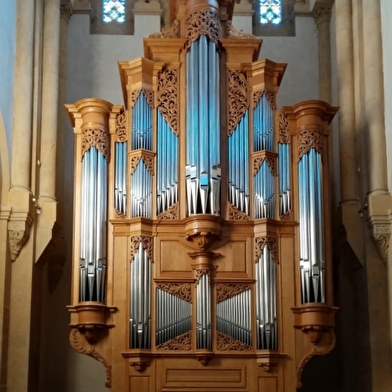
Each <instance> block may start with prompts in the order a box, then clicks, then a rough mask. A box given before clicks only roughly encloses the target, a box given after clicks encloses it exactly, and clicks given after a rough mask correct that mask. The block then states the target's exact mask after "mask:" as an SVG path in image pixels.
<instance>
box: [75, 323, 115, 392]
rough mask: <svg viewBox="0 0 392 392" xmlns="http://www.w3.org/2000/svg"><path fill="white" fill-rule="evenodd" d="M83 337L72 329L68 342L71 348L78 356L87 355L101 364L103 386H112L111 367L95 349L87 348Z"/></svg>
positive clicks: (76, 330)
mask: <svg viewBox="0 0 392 392" xmlns="http://www.w3.org/2000/svg"><path fill="white" fill-rule="evenodd" d="M82 336H83V335H82V334H81V333H80V331H79V330H78V329H77V328H72V331H71V334H70V337H69V341H70V343H71V347H72V348H73V349H74V350H75V351H77V352H78V353H80V354H84V355H89V356H91V357H93V358H94V359H96V360H97V361H99V362H101V364H102V365H103V367H104V368H105V371H106V382H105V386H106V387H107V388H110V387H111V386H112V367H111V366H110V365H109V363H108V362H107V361H106V359H105V358H104V357H103V356H102V355H101V354H100V353H99V352H98V351H97V350H96V349H95V347H93V346H89V345H87V344H86V341H83V340H84V339H83V337H82Z"/></svg>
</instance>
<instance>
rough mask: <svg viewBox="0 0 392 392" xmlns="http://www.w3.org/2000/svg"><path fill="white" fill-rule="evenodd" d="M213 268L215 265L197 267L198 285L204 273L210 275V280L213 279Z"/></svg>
mask: <svg viewBox="0 0 392 392" xmlns="http://www.w3.org/2000/svg"><path fill="white" fill-rule="evenodd" d="M213 269H215V268H214V267H213V266H211V268H206V267H197V268H196V269H195V278H196V285H198V284H199V281H200V278H201V277H202V276H203V275H207V276H208V280H210V281H211V277H212V273H213Z"/></svg>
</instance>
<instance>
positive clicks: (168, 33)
mask: <svg viewBox="0 0 392 392" xmlns="http://www.w3.org/2000/svg"><path fill="white" fill-rule="evenodd" d="M179 27H180V22H179V21H178V20H177V19H175V20H174V22H173V24H172V25H171V26H170V27H169V28H168V29H166V30H162V31H160V32H159V33H152V34H150V36H149V37H150V38H178V37H179V36H180V28H179Z"/></svg>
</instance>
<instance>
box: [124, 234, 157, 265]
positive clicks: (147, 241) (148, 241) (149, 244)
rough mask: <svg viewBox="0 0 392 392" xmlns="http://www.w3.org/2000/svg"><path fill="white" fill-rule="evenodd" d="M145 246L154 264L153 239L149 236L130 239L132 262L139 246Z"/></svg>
mask: <svg viewBox="0 0 392 392" xmlns="http://www.w3.org/2000/svg"><path fill="white" fill-rule="evenodd" d="M140 243H142V244H143V248H144V249H145V250H146V251H147V256H148V258H149V259H150V260H151V262H152V263H153V262H154V252H153V238H152V237H149V236H144V235H141V236H133V237H131V238H130V241H129V257H130V260H133V259H134V257H135V254H136V252H137V251H138V249H139V244H140Z"/></svg>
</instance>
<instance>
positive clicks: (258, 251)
mask: <svg viewBox="0 0 392 392" xmlns="http://www.w3.org/2000/svg"><path fill="white" fill-rule="evenodd" d="M265 245H267V246H268V249H269V250H270V251H271V255H272V258H273V259H274V261H275V263H278V257H277V256H278V241H277V240H276V238H275V237H256V238H255V262H257V261H258V260H259V258H260V257H261V255H262V254H263V249H264V246H265Z"/></svg>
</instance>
